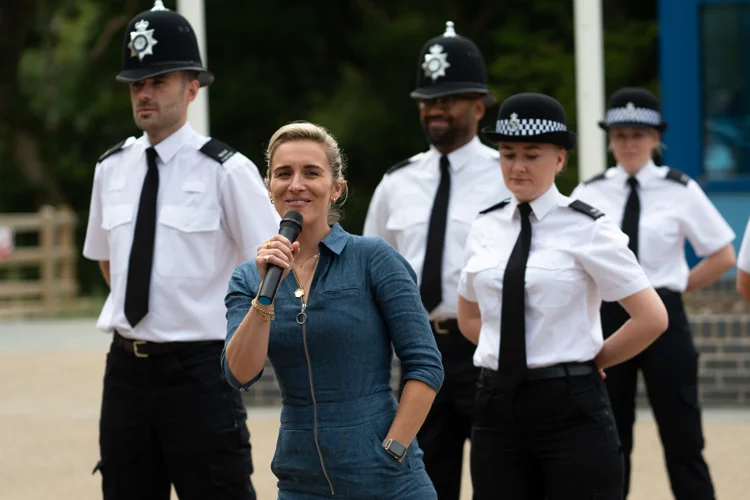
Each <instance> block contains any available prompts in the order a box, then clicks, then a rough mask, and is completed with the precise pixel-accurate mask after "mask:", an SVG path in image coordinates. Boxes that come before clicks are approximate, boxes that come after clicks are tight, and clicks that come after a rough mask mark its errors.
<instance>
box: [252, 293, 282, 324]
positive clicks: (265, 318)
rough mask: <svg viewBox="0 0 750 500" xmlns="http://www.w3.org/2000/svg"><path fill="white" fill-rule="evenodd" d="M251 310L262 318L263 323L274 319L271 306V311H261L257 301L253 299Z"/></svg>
mask: <svg viewBox="0 0 750 500" xmlns="http://www.w3.org/2000/svg"><path fill="white" fill-rule="evenodd" d="M251 304H252V306H253V308H255V310H256V311H258V312H259V313H260V316H261V317H262V318H263V323H268V321H269V320H270V321H273V320H275V319H276V313H275V312H274V310H273V306H271V310H270V311H269V310H268V309H263V308H262V307H261V305H260V304H258V299H257V298H255V299H253V301H252V302H251Z"/></svg>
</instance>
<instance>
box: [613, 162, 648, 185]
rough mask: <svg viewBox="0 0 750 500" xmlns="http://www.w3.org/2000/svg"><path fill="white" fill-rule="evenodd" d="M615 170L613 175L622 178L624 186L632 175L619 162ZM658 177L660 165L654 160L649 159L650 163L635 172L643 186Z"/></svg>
mask: <svg viewBox="0 0 750 500" xmlns="http://www.w3.org/2000/svg"><path fill="white" fill-rule="evenodd" d="M613 170H614V174H613V175H612V176H613V177H616V178H618V179H622V184H623V186H624V185H625V182H626V181H627V179H628V177H630V174H628V172H627V170H625V169H624V168H623V167H622V165H620V164H619V163H618V164H617V166H616V167H615V168H614V169H613ZM658 177H659V167H657V166H656V164H655V163H654V162H653V160H649V161H648V163H646V164H645V165H644V166H643V168H641V169H640V170H639V171H638V173H636V174H635V178H636V180H637V181H638V184H639V185H640V186H643V185H644V184H646V183H648V182H649V181H651V180H652V179H656V178H658Z"/></svg>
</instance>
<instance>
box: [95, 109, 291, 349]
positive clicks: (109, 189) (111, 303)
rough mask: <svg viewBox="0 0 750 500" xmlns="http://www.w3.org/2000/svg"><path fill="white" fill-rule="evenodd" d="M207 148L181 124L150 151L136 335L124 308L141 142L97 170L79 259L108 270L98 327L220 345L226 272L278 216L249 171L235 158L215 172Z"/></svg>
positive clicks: (270, 230) (142, 167) (141, 170)
mask: <svg viewBox="0 0 750 500" xmlns="http://www.w3.org/2000/svg"><path fill="white" fill-rule="evenodd" d="M208 141H209V139H208V138H207V137H204V136H202V135H199V134H198V133H197V132H195V131H194V130H193V128H192V127H191V126H190V125H189V124H188V123H186V124H185V125H184V126H183V127H182V128H180V130H178V131H177V132H175V133H174V134H172V135H171V136H169V137H168V138H167V139H165V140H163V141H162V142H160V143H159V144H157V145H156V146H155V147H154V148H155V149H156V152H157V154H158V155H159V157H158V159H157V166H158V168H159V194H158V200H157V225H156V237H155V242H154V262H153V271H152V274H151V289H150V297H149V310H148V314H147V315H146V316H145V317H144V318H143V319H142V320H141V321H140V322H139V323H138V324H137V325H136V327H135V328H134V329H133V328H131V326H130V323H128V320H127V319H126V318H125V313H124V310H123V308H124V304H125V287H126V283H127V275H128V274H127V273H128V260H129V257H130V248H131V246H132V243H133V231H134V229H135V220H136V215H137V213H138V203H139V200H140V195H141V188H142V186H143V180H144V177H145V175H146V170H147V163H146V153H145V151H146V149H147V148H148V147H150V143H149V140H148V137H147V136H146V135H145V134H144V135H143V136H142V137H140V138H138V139H136V138H134V137H130V138H129V139H127V141H125V142H124V143H123V144H122V145H121V150H119V151H117V152H114V154H110V155H109V156H107V157H106V158H104V159H103V160H101V161H100V162H99V163H98V164H97V167H96V172H95V174H94V188H93V194H92V197H91V210H90V214H89V221H88V228H87V230H86V242H85V244H84V247H83V255H84V256H85V257H86V258H88V259H91V260H97V261H109V269H110V285H111V287H110V293H109V297H108V298H107V301H106V303H105V304H104V308H103V309H102V312H101V314H100V316H99V320H98V321H97V327H98V328H100V329H102V330H104V331H112V330H113V329H116V330H117V331H118V332H119V333H120V334H122V335H123V336H124V337H128V338H134V339H140V340H147V341H153V342H173V341H199V340H223V339H224V337H225V336H226V318H225V314H226V308H225V306H224V296H225V295H226V291H227V283H228V282H229V278H230V276H231V274H232V271H234V269H235V267H236V266H237V265H238V264H240V263H241V262H243V261H245V260H249V259H251V258H254V257H255V255H256V254H257V247H258V246H259V245H260V244H261V243H262V242H263V241H264V240H265V239H267V238H269V237H270V236H272V235H273V234H275V233H277V232H278V227H279V225H278V223H279V216H278V215H277V214H276V211H275V210H274V209H273V206H272V205H271V203H270V202H269V198H268V191H267V190H266V188H265V185H264V183H263V180H262V179H261V177H260V174H259V173H258V169H257V168H256V166H255V165H254V164H253V163H252V162H251V161H250V160H249V159H248V158H246V157H245V156H243V155H241V154H240V153H234V154H233V155H231V156H229V157H228V158H227V156H223V157H222V159H225V161H224V162H223V163H221V162H220V161H219V160H216V159H213V158H211V157H209V156H207V155H206V154H204V153H202V152H201V151H200V148H201V147H203V146H204V144H206V143H207V142H208ZM108 153H109V152H108ZM105 156H106V154H105Z"/></svg>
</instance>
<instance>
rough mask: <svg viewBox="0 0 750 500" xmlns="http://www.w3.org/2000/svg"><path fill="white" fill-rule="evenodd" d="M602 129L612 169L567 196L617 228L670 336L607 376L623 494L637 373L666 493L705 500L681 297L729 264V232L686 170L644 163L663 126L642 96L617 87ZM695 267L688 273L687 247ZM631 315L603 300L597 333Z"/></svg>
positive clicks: (646, 94)
mask: <svg viewBox="0 0 750 500" xmlns="http://www.w3.org/2000/svg"><path fill="white" fill-rule="evenodd" d="M599 126H600V127H601V128H602V129H603V130H605V131H606V132H607V136H608V139H609V146H610V149H611V150H612V153H613V155H614V157H615V160H616V161H617V165H616V166H615V167H612V168H609V169H607V170H606V171H605V172H603V173H602V174H600V175H597V176H596V177H594V178H592V179H589V180H588V181H586V182H585V183H583V184H581V185H580V186H578V187H577V188H576V189H575V190H574V191H573V194H572V195H571V196H573V197H575V198H580V199H581V200H583V201H585V202H587V203H591V204H594V205H596V206H597V207H598V208H599V209H600V210H602V211H603V212H605V213H606V214H608V215H609V216H610V217H612V219H613V220H615V221H618V222H619V223H620V224H621V228H622V230H623V232H624V233H625V234H627V235H628V237H629V239H630V240H629V244H628V245H629V247H630V249H631V250H632V252H633V253H634V254H635V255H636V257H637V258H638V261H639V262H640V264H641V266H642V267H643V269H644V271H645V272H646V274H647V276H648V278H649V280H650V282H651V284H652V285H653V286H654V288H656V290H657V291H658V292H659V296H660V297H661V299H662V300H663V301H664V304H665V305H666V306H667V311H668V312H669V329H668V330H667V331H666V332H665V333H664V334H663V335H662V336H661V337H659V338H658V339H657V340H656V342H654V344H653V345H651V346H650V347H649V348H648V349H646V350H645V351H644V352H643V353H641V354H639V355H638V356H636V357H635V358H633V359H632V360H630V361H627V362H626V363H623V364H622V365H619V366H616V367H613V368H611V369H609V370H607V380H606V382H607V388H608V390H609V395H610V399H611V400H612V409H613V411H614V415H615V420H616V421H617V429H618V431H619V434H620V440H621V442H622V448H623V453H624V456H625V494H626V495H627V493H628V488H629V483H630V454H631V452H632V450H633V424H634V422H635V397H636V388H637V380H638V372H639V371H641V372H642V373H643V378H644V380H645V382H646V391H647V393H648V398H649V402H650V403H651V408H652V409H653V412H654V416H655V418H656V421H657V422H658V424H659V433H660V435H661V441H662V445H663V446H664V456H665V459H666V462H667V470H668V471H669V478H670V482H671V484H672V491H673V492H674V494H675V496H676V498H678V499H683V498H685V499H687V498H695V499H713V498H714V488H713V485H712V482H711V477H710V475H709V472H708V466H707V465H706V462H705V460H704V458H703V446H704V440H703V429H702V424H701V410H700V405H699V403H698V352H697V351H696V348H695V345H694V343H693V335H692V332H691V331H690V326H689V323H688V318H687V315H686V313H685V307H684V304H683V301H682V294H683V293H684V292H686V291H695V290H700V289H702V288H704V287H706V286H709V285H711V284H712V283H713V282H714V281H716V280H717V279H719V278H720V277H721V276H722V275H723V274H724V273H725V272H726V271H728V270H729V269H730V268H732V267H733V266H734V263H735V253H734V248H733V247H732V241H733V240H734V231H732V229H731V228H730V227H729V225H728V224H727V223H726V221H725V220H724V218H723V217H722V216H721V214H720V213H719V212H718V210H716V208H715V207H714V206H713V204H711V201H710V200H709V199H708V197H706V195H705V194H704V193H703V190H701V188H700V186H698V184H697V183H696V182H695V181H694V180H693V179H691V178H690V177H688V176H687V175H685V174H684V173H682V172H680V171H678V170H676V169H673V168H670V167H666V166H662V167H657V166H656V165H654V163H653V161H652V155H653V154H654V151H655V150H657V148H659V147H660V145H661V134H662V133H663V132H664V130H665V129H666V128H667V124H666V122H664V120H663V119H662V116H661V113H660V109H659V102H658V101H657V99H656V96H654V95H653V94H652V93H651V92H650V91H648V90H645V89H642V88H631V87H625V88H622V89H619V90H617V91H616V92H614V93H613V94H612V96H611V98H610V102H609V107H608V109H607V116H606V118H605V119H604V120H603V121H601V122H600V123H599ZM686 239H687V240H688V241H690V244H691V245H692V246H693V248H694V249H695V250H696V253H697V254H698V256H699V257H701V258H702V260H701V262H700V263H699V264H698V265H696V266H694V267H693V268H692V269H690V268H689V267H688V264H687V261H686V259H685V240H686ZM629 318H630V315H629V314H628V311H625V310H624V309H623V308H622V307H620V305H619V304H617V303H616V302H604V303H603V304H602V308H601V319H602V328H603V330H604V335H605V337H610V336H611V335H613V334H614V333H615V332H616V331H618V329H620V328H621V327H622V325H623V324H625V323H626V322H627V321H628V319H629Z"/></svg>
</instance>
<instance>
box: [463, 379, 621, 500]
mask: <svg viewBox="0 0 750 500" xmlns="http://www.w3.org/2000/svg"><path fill="white" fill-rule="evenodd" d="M471 480H472V483H473V485H474V500H498V499H505V498H507V499H509V500H594V499H595V500H622V480H623V469H622V453H621V451H620V443H619V440H618V438H617V430H616V429H615V422H614V419H613V418H612V414H611V408H610V405H609V400H608V398H607V390H606V388H605V386H604V381H603V380H601V376H600V375H599V373H598V371H597V370H596V369H594V370H592V372H591V373H589V374H588V375H577V376H575V375H567V376H564V377H559V378H548V379H541V380H527V381H524V382H522V383H521V384H520V385H519V386H518V387H516V388H515V389H507V388H505V387H503V386H502V385H500V384H497V383H496V382H495V381H494V380H493V379H492V378H491V377H487V376H486V375H485V374H484V373H483V374H482V375H481V377H480V381H479V386H478V390H477V398H476V403H475V413H474V428H473V430H472V435H471Z"/></svg>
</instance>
